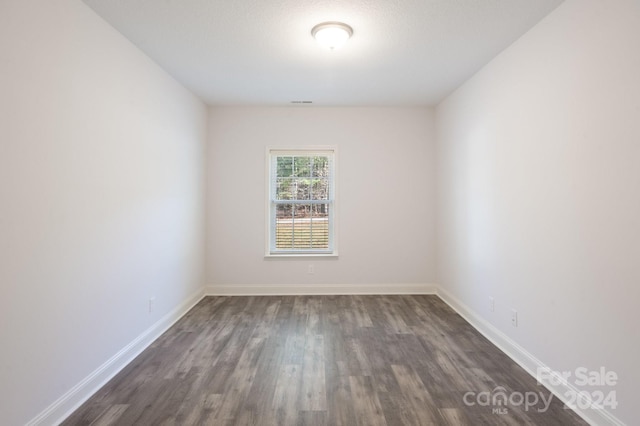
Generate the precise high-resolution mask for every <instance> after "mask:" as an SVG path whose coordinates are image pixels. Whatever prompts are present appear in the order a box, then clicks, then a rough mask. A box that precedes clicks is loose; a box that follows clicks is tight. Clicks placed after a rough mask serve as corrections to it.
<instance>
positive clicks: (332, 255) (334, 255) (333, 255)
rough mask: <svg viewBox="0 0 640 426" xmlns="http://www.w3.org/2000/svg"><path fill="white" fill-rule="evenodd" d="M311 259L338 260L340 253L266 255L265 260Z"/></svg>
mask: <svg viewBox="0 0 640 426" xmlns="http://www.w3.org/2000/svg"><path fill="white" fill-rule="evenodd" d="M310 257H314V258H317V257H322V258H334V259H337V258H338V253H336V252H333V253H267V254H265V255H264V258H265V259H292V258H293V259H295V258H310Z"/></svg>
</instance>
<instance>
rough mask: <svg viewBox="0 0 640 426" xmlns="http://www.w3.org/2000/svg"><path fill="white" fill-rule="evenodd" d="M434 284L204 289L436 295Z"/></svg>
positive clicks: (218, 288)
mask: <svg viewBox="0 0 640 426" xmlns="http://www.w3.org/2000/svg"><path fill="white" fill-rule="evenodd" d="M436 291H437V287H436V285H434V284H300V285H236V284H224V285H220V284H212V285H208V286H207V287H206V288H205V294H206V295H208V296H276V295H277V296H298V295H323V294H324V295H328V294H335V295H346V294H436Z"/></svg>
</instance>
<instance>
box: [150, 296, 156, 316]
mask: <svg viewBox="0 0 640 426" xmlns="http://www.w3.org/2000/svg"><path fill="white" fill-rule="evenodd" d="M155 304H156V297H155V296H153V297H150V298H149V313H151V312H153V308H155V306H154V305H155Z"/></svg>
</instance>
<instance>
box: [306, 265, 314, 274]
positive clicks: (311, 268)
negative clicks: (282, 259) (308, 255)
mask: <svg viewBox="0 0 640 426" xmlns="http://www.w3.org/2000/svg"><path fill="white" fill-rule="evenodd" d="M307 273H308V274H309V275H313V274H314V273H315V270H314V268H313V265H309V268H308V269H307Z"/></svg>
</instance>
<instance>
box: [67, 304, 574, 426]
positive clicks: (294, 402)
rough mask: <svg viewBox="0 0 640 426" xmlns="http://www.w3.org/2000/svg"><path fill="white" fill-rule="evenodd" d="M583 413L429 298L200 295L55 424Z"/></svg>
mask: <svg viewBox="0 0 640 426" xmlns="http://www.w3.org/2000/svg"><path fill="white" fill-rule="evenodd" d="M527 393H528V395H529V398H530V400H531V401H533V395H536V396H537V397H538V398H539V402H538V403H537V404H535V405H532V406H529V407H526V406H525V405H524V404H521V403H519V401H520V399H519V398H518V395H523V396H524V395H527ZM465 395H466V397H465ZM512 395H515V397H514V398H511V400H507V401H506V403H503V402H505V397H507V398H508V397H510V396H512ZM487 396H490V398H487ZM494 397H495V401H494V402H495V404H494V405H492V404H491V401H493V400H494ZM543 398H544V400H545V401H548V400H549V398H551V403H550V404H549V405H548V406H547V407H545V403H544V402H542V399H543ZM509 401H510V402H509ZM487 403H488V404H487ZM501 403H502V404H501ZM584 424H586V423H585V422H583V421H582V420H581V419H580V418H579V417H578V416H577V415H576V414H575V413H574V412H572V411H571V410H568V409H565V408H564V406H563V404H562V402H560V401H559V400H558V399H557V398H555V397H552V396H551V395H550V394H549V392H548V391H547V390H546V389H545V388H544V387H542V386H539V385H538V384H537V383H536V380H535V379H534V378H532V377H531V376H529V375H528V374H527V373H526V372H525V371H524V370H523V369H522V368H520V367H519V366H518V365H517V364H515V363H514V362H513V361H512V360H511V359H510V358H508V357H507V356H506V355H505V354H504V353H502V352H501V351H500V350H499V349H498V348H496V347H495V346H494V345H492V344H491V343H490V342H489V341H488V340H487V339H485V338H484V337H483V336H482V335H481V334H479V333H478V332H477V331H476V330H475V329H474V328H473V327H471V325H469V324H468V323H467V322H466V321H465V320H464V319H463V318H462V317H460V316H459V315H458V314H456V313H455V312H454V311H453V310H452V309H451V308H449V307H448V306H447V305H446V304H445V303H444V302H443V301H442V300H440V299H439V298H438V297H437V296H260V297H257V296H256V297H206V298H204V299H203V300H202V301H201V302H200V303H198V305H196V306H195V307H194V308H193V309H192V310H191V311H189V312H188V313H187V314H186V315H185V316H184V317H183V318H182V319H180V320H179V321H178V322H177V323H176V324H175V325H174V326H173V327H171V329H169V330H168V331H167V332H166V333H164V334H163V335H162V336H161V337H160V338H159V339H158V340H156V341H155V342H154V343H153V344H152V345H151V346H149V347H148V348H147V349H146V350H145V351H144V352H143V353H142V354H140V356H138V357H137V358H136V359H135V360H134V361H133V362H131V363H130V364H129V365H128V366H127V367H125V368H124V369H123V370H122V371H121V372H120V373H119V374H118V375H116V376H115V377H114V378H113V379H112V380H111V381H110V382H109V383H107V384H106V385H105V386H104V387H103V388H102V389H100V390H99V391H98V392H97V393H96V394H95V395H94V396H92V397H91V398H90V399H89V400H88V401H87V402H86V403H85V404H83V405H82V406H81V407H80V408H79V409H78V410H76V411H75V412H74V413H73V414H72V415H71V416H70V417H69V418H68V419H67V420H66V421H65V422H64V423H63V425H67V426H71V425H103V426H104V425H153V426H156V425H345V426H352V425H362V426H373V425H389V426H395V425H562V426H567V425H584Z"/></svg>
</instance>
